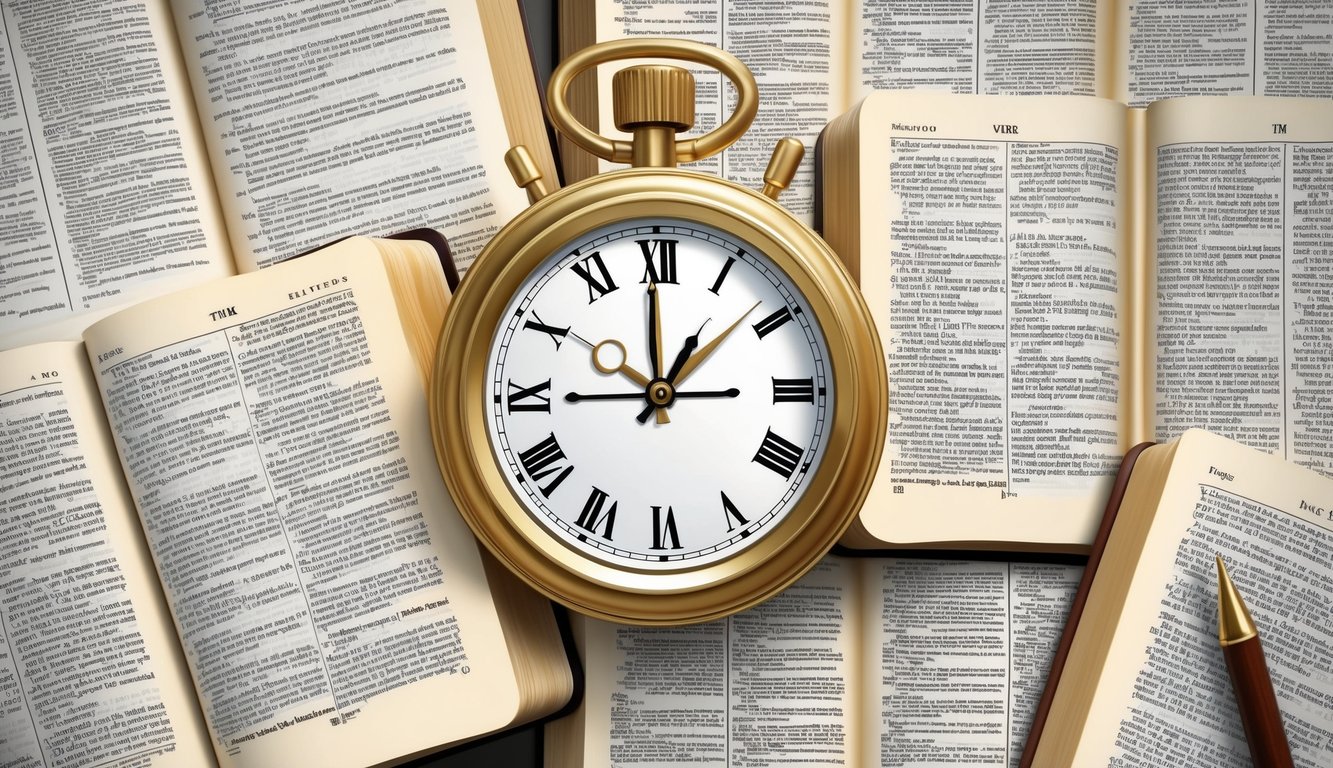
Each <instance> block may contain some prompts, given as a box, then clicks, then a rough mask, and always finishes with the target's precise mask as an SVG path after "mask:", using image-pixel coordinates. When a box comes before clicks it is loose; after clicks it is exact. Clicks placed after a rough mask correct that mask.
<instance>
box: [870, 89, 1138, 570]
mask: <svg viewBox="0 0 1333 768" xmlns="http://www.w3.org/2000/svg"><path fill="white" fill-rule="evenodd" d="M860 125H861V128H860V130H861V137H860V171H859V177H860V194H859V199H860V211H859V216H860V234H859V240H860V243H861V246H860V248H861V256H860V261H861V289H862V291H863V293H864V295H865V297H866V301H867V303H868V304H869V305H870V311H871V313H872V314H873V315H874V318H875V324H876V326H877V328H878V330H879V335H880V339H881V341H882V342H883V344H884V354H885V359H886V362H887V363H888V373H889V432H888V443H887V445H886V446H885V451H884V458H883V461H882V463H881V465H880V469H879V472H878V474H877V476H876V478H875V482H874V485H873V486H872V488H871V491H870V496H869V498H868V499H867V501H866V504H865V508H864V510H863V511H862V512H861V516H860V521H861V522H862V524H863V525H864V526H865V527H866V529H867V530H868V531H869V532H870V533H871V534H872V535H874V536H875V537H876V538H877V539H879V540H880V541H888V542H895V543H912V542H929V541H966V542H981V543H986V542H990V543H992V544H991V546H995V545H997V543H1003V545H1004V546H1031V547H1034V548H1042V547H1044V546H1047V545H1052V546H1057V547H1062V548H1065V549H1069V548H1071V547H1072V548H1073V549H1078V548H1080V547H1086V545H1088V544H1089V543H1091V541H1092V536H1093V532H1094V530H1095V528H1096V525H1097V522H1098V520H1099V519H1100V516H1101V511H1102V505H1103V504H1104V502H1105V493H1106V491H1107V489H1108V488H1109V487H1110V483H1111V480H1112V478H1113V476H1114V475H1115V472H1116V469H1117V468H1118V466H1119V463H1120V458H1121V456H1122V454H1123V451H1124V450H1125V449H1126V448H1127V447H1128V446H1127V445H1126V443H1127V442H1128V439H1127V435H1126V429H1125V418H1124V416H1125V414H1126V412H1127V409H1128V407H1129V403H1128V399H1127V398H1125V397H1123V393H1124V390H1125V388H1126V381H1125V378H1126V377H1125V368H1126V357H1127V356H1126V355H1125V354H1124V347H1125V344H1124V343H1123V339H1122V335H1123V333H1124V331H1125V327H1126V323H1127V317H1128V312H1127V308H1128V294H1129V291H1128V290H1127V288H1126V285H1127V277H1126V271H1125V268H1126V265H1127V264H1128V261H1129V259H1128V245H1129V237H1128V235H1129V232H1128V216H1127V214H1126V211H1128V207H1127V201H1128V200H1129V191H1128V185H1127V181H1126V180H1127V174H1126V171H1125V168H1126V164H1127V160H1126V153H1127V150H1126V148H1125V146H1126V145H1125V125H1126V114H1125V108H1124V107H1123V106H1122V105H1118V104H1115V103H1114V102H1111V101H1107V100H1104V99H1097V98H1094V97H1085V96H1014V97H999V96H966V95H961V96H960V95H951V94H933V93H885V94H876V95H873V96H871V97H869V98H868V100H867V101H866V102H865V103H864V106H863V107H862V108H861V112H860ZM944 509H947V510H948V512H947V513H940V514H934V513H932V514H923V512H924V511H925V510H944ZM904 511H910V512H911V514H904Z"/></svg>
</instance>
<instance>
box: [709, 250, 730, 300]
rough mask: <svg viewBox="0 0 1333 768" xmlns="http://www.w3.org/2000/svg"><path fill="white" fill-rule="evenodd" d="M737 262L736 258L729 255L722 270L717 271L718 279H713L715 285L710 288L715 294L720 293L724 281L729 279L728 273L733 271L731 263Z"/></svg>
mask: <svg viewBox="0 0 1333 768" xmlns="http://www.w3.org/2000/svg"><path fill="white" fill-rule="evenodd" d="M735 263H736V260H735V259H733V258H731V257H730V256H728V257H727V263H726V264H723V265H722V271H721V272H718V273H717V279H716V280H714V281H713V287H712V288H709V289H708V290H710V291H712V292H713V295H715V296H716V295H718V294H717V292H718V291H719V290H721V289H722V281H723V280H726V279H727V273H728V272H730V271H731V265H732V264H735Z"/></svg>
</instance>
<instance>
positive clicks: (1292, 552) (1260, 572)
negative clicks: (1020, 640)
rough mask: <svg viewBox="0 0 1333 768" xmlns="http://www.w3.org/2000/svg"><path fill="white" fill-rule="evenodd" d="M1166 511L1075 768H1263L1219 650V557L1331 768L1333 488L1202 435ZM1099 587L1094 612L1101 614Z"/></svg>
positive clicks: (1115, 639)
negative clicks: (1080, 767)
mask: <svg viewBox="0 0 1333 768" xmlns="http://www.w3.org/2000/svg"><path fill="white" fill-rule="evenodd" d="M1131 482H1132V481H1131ZM1156 509H1157V513H1156V517H1155V518H1153V519H1152V520H1151V521H1150V522H1145V523H1144V525H1149V526H1150V527H1149V528H1148V530H1147V534H1146V536H1147V538H1146V542H1145V543H1144V544H1143V546H1142V550H1141V554H1138V555H1137V570H1136V572H1135V574H1134V578H1133V581H1132V583H1130V584H1129V586H1128V594H1127V595H1126V596H1125V597H1124V601H1123V602H1124V605H1125V609H1124V612H1123V614H1122V615H1121V616H1120V619H1119V623H1118V625H1116V626H1115V627H1114V632H1113V634H1112V635H1111V636H1110V638H1109V645H1110V649H1109V655H1108V656H1107V658H1106V662H1105V664H1104V665H1102V670H1103V672H1102V673H1101V675H1100V679H1097V680H1095V681H1092V684H1091V685H1088V686H1087V690H1093V691H1095V698H1094V699H1093V700H1092V703H1091V710H1090V711H1089V713H1088V718H1087V723H1088V726H1087V727H1086V729H1085V730H1084V732H1083V738H1082V740H1081V742H1080V744H1079V746H1078V751H1077V753H1075V754H1074V764H1092V762H1094V761H1095V762H1100V763H1107V762H1108V760H1109V764H1112V765H1116V766H1123V768H1138V767H1139V766H1142V767H1143V768H1148V767H1149V766H1154V767H1155V766H1161V765H1209V766H1218V768H1245V767H1246V766H1249V765H1250V764H1251V762H1250V752H1249V748H1248V746H1247V744H1246V741H1245V733H1244V730H1243V728H1242V726H1241V722H1240V717H1239V714H1238V712H1237V708H1236V702H1235V696H1234V694H1233V692H1232V687H1231V681H1230V679H1229V678H1228V675H1227V668H1226V662H1225V660H1224V658H1223V655H1222V650H1221V648H1220V647H1219V646H1218V641H1217V569H1216V565H1215V560H1214V556H1215V555H1217V554H1220V555H1221V556H1222V559H1223V560H1224V561H1225V562H1226V567H1227V571H1228V573H1230V575H1231V577H1232V578H1233V579H1234V580H1235V582H1236V586H1237V588H1238V589H1239V590H1240V592H1241V594H1242V595H1243V596H1244V599H1245V603H1246V606H1247V607H1248V608H1249V610H1250V612H1251V614H1253V616H1254V620H1255V622H1256V624H1258V627H1259V636H1260V638H1261V640H1262V642H1263V648H1264V655H1265V657H1266V659H1267V662H1268V669H1269V673H1270V675H1271V677H1272V679H1273V686H1274V689H1275V691H1276V693H1277V699H1278V705H1279V708H1280V709H1281V711H1282V718H1283V722H1284V725H1285V727H1286V732H1287V739H1288V741H1289V742H1290V744H1291V750H1292V757H1293V759H1294V762H1295V764H1296V765H1297V766H1300V767H1301V768H1316V766H1327V765H1329V764H1330V762H1333V708H1330V707H1329V701H1330V700H1331V699H1333V652H1330V648H1333V616H1331V615H1330V609H1329V606H1330V605H1333V559H1331V558H1330V553H1333V521H1331V520H1330V512H1329V510H1331V509H1333V482H1329V481H1327V480H1325V479H1322V478H1319V477H1318V476H1316V475H1313V474H1311V473H1309V472H1306V471H1305V470H1302V469H1300V468H1297V467H1294V466H1291V465H1289V464H1284V463H1282V462H1279V461H1276V460H1270V459H1269V457H1267V456H1263V455H1261V454H1259V453H1257V452H1254V451H1251V450H1247V449H1243V448H1241V447H1240V446H1236V445H1235V444H1233V443H1230V442H1228V441H1226V440H1224V439H1222V438H1219V437H1217V436H1215V435H1210V434H1207V433H1203V432H1200V431H1197V430H1194V431H1191V432H1188V433H1186V434H1185V436H1184V437H1182V438H1181V440H1180V441H1179V444H1178V447H1177V449H1176V455H1175V459H1174V461H1173V463H1172V465H1171V468H1170V475H1169V479H1168V481H1167V486H1166V489H1165V490H1164V491H1163V493H1162V498H1161V501H1160V503H1159V504H1158V505H1157V506H1156ZM1128 511H1129V509H1128V508H1125V509H1124V510H1122V513H1121V514H1122V515H1123V514H1125V513H1126V512H1128ZM1149 514H1151V509H1149ZM1119 527H1120V522H1119V521H1117V526H1116V530H1114V531H1113V532H1112V535H1111V541H1110V542H1109V543H1108V545H1107V552H1108V553H1109V552H1112V551H1115V550H1114V549H1113V548H1115V547H1116V544H1117V541H1116V537H1117V536H1119V535H1120V534H1121V531H1120V530H1119ZM1125 559H1126V561H1128V562H1129V563H1131V567H1132V563H1133V562H1134V556H1132V555H1131V556H1127V557H1126V558H1125ZM1099 576H1100V574H1099ZM1096 589H1097V587H1096V585H1094V591H1093V593H1092V594H1090V595H1089V598H1088V612H1089V614H1088V615H1091V612H1093V611H1095V610H1100V609H1099V608H1098V607H1097V604H1096V603H1094V600H1096V599H1097V594H1096ZM1077 642H1078V641H1076V645H1075V647H1074V648H1073V649H1071V651H1070V662H1071V664H1072V663H1073V662H1074V658H1075V654H1076V653H1077V652H1078V645H1077ZM1067 669H1068V668H1067ZM1062 691H1063V689H1062ZM1060 706H1061V699H1060V698H1059V697H1058V696H1057V698H1056V700H1055V701H1054V703H1053V705H1052V711H1055V710H1056V709H1058V708H1059V707H1060ZM1043 744H1044V741H1043Z"/></svg>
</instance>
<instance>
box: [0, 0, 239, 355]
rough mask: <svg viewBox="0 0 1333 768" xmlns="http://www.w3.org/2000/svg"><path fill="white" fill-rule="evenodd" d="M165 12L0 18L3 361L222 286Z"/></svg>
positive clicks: (19, 6)
mask: <svg viewBox="0 0 1333 768" xmlns="http://www.w3.org/2000/svg"><path fill="white" fill-rule="evenodd" d="M176 50H177V49H176V43H175V39H174V35H173V33H172V26H171V17H170V12H169V11H168V9H167V6H166V3H165V0H150V2H146V3H145V2H142V0H107V1H106V2H98V3H74V2H69V1H68V0H18V1H17V2H6V3H5V4H4V6H3V7H0V177H3V178H4V180H5V183H4V189H3V191H0V244H2V245H3V248H0V347H2V348H10V347H16V346H21V345H24V344H31V343H34V342H37V341H52V340H57V339H61V340H73V339H77V338H78V336H79V332H80V331H82V330H83V328H84V326H86V325H87V324H88V323H90V322H92V321H93V320H95V319H96V318H97V317H100V316H101V315H104V314H106V313H107V312H109V311H111V310H112V309H114V308H115V307H118V306H123V305H125V304H127V303H129V302H131V301H134V300H138V299H142V298H144V297H147V296H155V295H159V294H162V293H165V292H167V291H169V290H173V289H175V288H179V287H182V286H184V285H186V284H190V283H197V282H201V281H203V280H205V279H208V278H211V277H216V276H219V275H224V274H229V273H230V272H231V271H232V263H231V258H230V255H229V252H228V246H227V239H226V235H225V233H224V230H223V227H222V221H221V216H220V210H219V208H218V204H217V200H216V197H215V195H214V191H213V182H212V178H211V176H210V175H209V173H208V160H207V158H206V156H205V155H204V150H203V142H202V141H201V140H200V138H199V126H198V123H197V122H196V121H195V119H194V111H193V108H192V105H191V101H190V96H189V90H188V83H187V82H186V77H185V73H184V71H183V70H182V69H181V65H180V61H179V56H178V54H177V52H176Z"/></svg>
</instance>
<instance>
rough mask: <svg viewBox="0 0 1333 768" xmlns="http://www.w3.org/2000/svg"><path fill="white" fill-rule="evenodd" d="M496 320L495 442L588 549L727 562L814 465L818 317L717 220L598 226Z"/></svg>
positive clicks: (502, 459) (669, 562)
mask: <svg viewBox="0 0 1333 768" xmlns="http://www.w3.org/2000/svg"><path fill="white" fill-rule="evenodd" d="M504 317H505V319H504V320H503V321H502V324H501V326H500V327H499V329H498V330H497V332H496V334H495V337H494V340H493V341H492V344H491V350H490V355H489V359H488V364H487V382H488V388H489V392H488V395H489V397H490V402H489V403H488V408H489V409H490V410H489V413H490V418H488V420H487V426H488V428H489V431H490V435H489V436H490V442H491V448H492V450H493V451H494V452H495V455H496V458H497V459H498V461H499V463H500V465H501V466H503V467H507V468H508V472H507V473H506V478H507V480H508V483H509V485H510V488H511V489H512V490H513V491H514V493H515V494H516V495H517V497H518V499H519V500H520V501H521V502H522V504H523V505H524V507H526V508H527V509H528V511H529V512H530V514H532V516H533V517H534V518H535V519H536V520H537V521H538V523H540V524H541V525H542V526H544V527H545V528H546V529H547V530H549V531H551V532H552V533H553V534H555V536H556V537H557V538H558V539H559V540H561V541H562V542H564V543H565V544H567V545H568V546H570V547H573V548H574V549H576V550H578V551H580V552H582V553H585V554H588V555H591V556H593V557H596V558H598V559H600V560H602V561H604V562H607V563H612V564H617V565H621V566H628V567H633V568H638V569H643V570H671V569H676V568H682V567H693V566H698V565H701V564H706V563H711V562H715V561H719V560H722V559H724V558H727V557H730V556H732V555H735V554H737V553H739V552H740V551H742V550H744V549H746V548H747V547H748V546H750V545H751V544H753V543H754V542H756V541H758V540H759V539H760V538H761V537H762V536H763V535H764V533H765V532H767V531H768V530H771V529H772V528H773V527H774V526H775V525H776V524H777V523H778V522H779V521H780V520H781V519H782V518H783V517H784V516H785V515H786V514H787V513H788V512H789V511H790V510H791V509H792V508H793V507H794V506H795V505H796V502H797V501H798V500H799V498H800V496H801V494H802V492H803V490H804V489H805V487H806V484H807V481H808V480H809V478H811V477H812V476H813V475H814V471H815V468H816V467H817V466H818V465H819V461H820V459H821V458H822V456H823V452H824V448H825V445H826V443H827V442H828V426H829V420H830V416H831V414H832V412H833V389H832V387H831V386H830V381H831V371H830V370H829V354H828V347H827V344H826V341H825V339H824V335H823V331H822V330H821V329H820V328H819V326H818V324H817V322H816V321H815V318H814V316H813V313H812V312H811V311H810V307H809V305H808V304H807V303H806V301H805V299H804V298H803V297H802V296H801V295H800V294H799V293H797V292H796V290H795V289H794V288H793V287H792V285H791V283H790V282H789V280H788V278H787V276H786V275H785V274H783V273H782V272H781V271H780V270H779V269H778V268H777V267H776V266H775V265H774V264H773V262H772V261H770V260H769V259H768V258H767V257H765V256H764V255H762V254H760V253H757V252H755V250H754V249H753V248H751V247H750V246H749V245H748V244H746V243H744V242H741V241H738V240H737V239H736V238H735V237H733V236H731V235H728V234H727V233H725V232H722V231H720V230H716V229H711V228H709V227H706V226H702V225H699V224H694V223H688V222H682V221H677V220H673V219H637V220H633V221H630V222H624V223H621V224H618V225H616V226H614V227H606V228H603V229H600V230H597V231H594V232H591V233H589V234H588V235H586V236H585V237H583V238H580V239H579V240H578V241H576V242H573V243H570V244H569V245H568V246H567V247H566V248H564V249H562V250H561V251H559V252H557V253H555V254H553V255H552V256H551V257H550V258H549V259H547V260H546V261H545V262H544V263H543V264H542V265H541V266H540V267H538V268H537V269H536V270H534V271H533V272H532V274H531V276H530V277H529V278H528V279H527V280H526V281H525V282H524V284H523V285H522V287H521V288H520V289H519V290H518V291H517V292H516V294H515V296H514V298H513V299H512V300H511V302H510V304H509V307H508V308H507V310H506V313H505V315H504ZM659 329H660V330H659Z"/></svg>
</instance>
